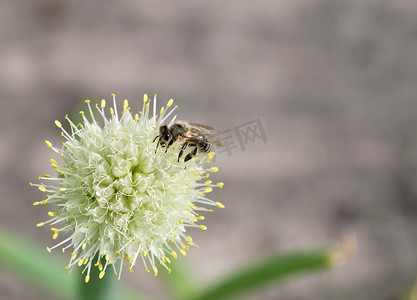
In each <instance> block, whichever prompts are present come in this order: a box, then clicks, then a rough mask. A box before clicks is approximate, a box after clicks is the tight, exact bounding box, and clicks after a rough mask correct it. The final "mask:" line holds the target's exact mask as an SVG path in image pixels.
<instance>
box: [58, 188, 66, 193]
mask: <svg viewBox="0 0 417 300" xmlns="http://www.w3.org/2000/svg"><path fill="white" fill-rule="evenodd" d="M66 190H67V188H60V189H59V191H60V192H65V191H66Z"/></svg>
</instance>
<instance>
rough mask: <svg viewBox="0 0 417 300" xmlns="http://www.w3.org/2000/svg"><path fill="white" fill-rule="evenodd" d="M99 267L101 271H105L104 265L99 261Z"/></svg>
mask: <svg viewBox="0 0 417 300" xmlns="http://www.w3.org/2000/svg"><path fill="white" fill-rule="evenodd" d="M98 269H99V271H103V265H102V264H101V263H98Z"/></svg>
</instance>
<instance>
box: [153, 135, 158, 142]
mask: <svg viewBox="0 0 417 300" xmlns="http://www.w3.org/2000/svg"><path fill="white" fill-rule="evenodd" d="M157 138H159V135H157V136H156V137H155V138H154V139H153V141H152V143H155V141H156V139H157Z"/></svg>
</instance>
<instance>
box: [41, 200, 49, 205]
mask: <svg viewBox="0 0 417 300" xmlns="http://www.w3.org/2000/svg"><path fill="white" fill-rule="evenodd" d="M39 204H40V205H46V204H48V200H42V201H41V202H40V203H39Z"/></svg>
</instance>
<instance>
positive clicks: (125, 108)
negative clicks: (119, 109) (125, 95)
mask: <svg viewBox="0 0 417 300" xmlns="http://www.w3.org/2000/svg"><path fill="white" fill-rule="evenodd" d="M128 109H129V101H128V100H127V99H125V101H124V102H123V111H126V110H128Z"/></svg>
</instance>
